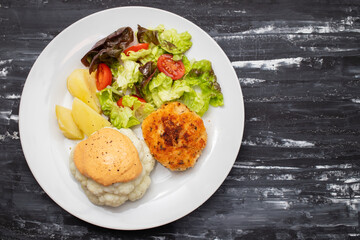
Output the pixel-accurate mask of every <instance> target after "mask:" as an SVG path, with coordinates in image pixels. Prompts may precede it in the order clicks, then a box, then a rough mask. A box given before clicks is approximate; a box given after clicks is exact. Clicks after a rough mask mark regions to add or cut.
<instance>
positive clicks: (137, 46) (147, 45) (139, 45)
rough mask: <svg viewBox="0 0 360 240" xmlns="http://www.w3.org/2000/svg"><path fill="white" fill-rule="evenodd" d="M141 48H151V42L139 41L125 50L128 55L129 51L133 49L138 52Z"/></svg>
mask: <svg viewBox="0 0 360 240" xmlns="http://www.w3.org/2000/svg"><path fill="white" fill-rule="evenodd" d="M141 49H149V44H148V43H139V44H136V45H134V46H131V47H128V48H127V49H125V50H124V53H125V55H126V56H129V52H130V51H133V52H137V51H139V50H141Z"/></svg>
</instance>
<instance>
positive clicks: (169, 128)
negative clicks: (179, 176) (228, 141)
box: [141, 102, 207, 171]
mask: <svg viewBox="0 0 360 240" xmlns="http://www.w3.org/2000/svg"><path fill="white" fill-rule="evenodd" d="M141 128H142V132H143V137H144V140H145V142H146V144H147V145H148V147H149V149H150V152H151V153H152V155H153V156H154V158H155V159H156V160H157V161H159V162H160V163H161V164H162V165H164V166H165V167H167V168H169V169H170V170H173V171H184V170H186V169H188V168H190V167H193V166H194V165H195V163H196V161H197V159H198V158H199V156H200V154H201V152H202V150H203V149H204V148H205V146H206V142H207V133H206V129H205V125H204V122H203V120H202V119H201V117H200V116H199V115H197V114H196V113H194V112H191V111H190V110H189V109H188V108H187V107H186V106H185V105H184V104H182V103H179V102H171V103H167V104H164V105H163V106H162V107H161V108H160V109H158V110H157V111H155V112H153V113H152V114H150V115H149V116H148V117H147V118H146V119H145V120H144V121H143V123H142V126H141Z"/></svg>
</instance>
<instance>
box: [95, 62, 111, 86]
mask: <svg viewBox="0 0 360 240" xmlns="http://www.w3.org/2000/svg"><path fill="white" fill-rule="evenodd" d="M95 78H96V88H97V90H99V91H101V90H103V89H104V88H106V86H108V85H110V84H111V82H112V73H111V70H110V68H109V67H108V66H107V65H106V64H105V63H100V64H99V66H98V68H97V72H96V75H95Z"/></svg>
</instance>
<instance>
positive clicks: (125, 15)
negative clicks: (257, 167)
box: [19, 7, 244, 230]
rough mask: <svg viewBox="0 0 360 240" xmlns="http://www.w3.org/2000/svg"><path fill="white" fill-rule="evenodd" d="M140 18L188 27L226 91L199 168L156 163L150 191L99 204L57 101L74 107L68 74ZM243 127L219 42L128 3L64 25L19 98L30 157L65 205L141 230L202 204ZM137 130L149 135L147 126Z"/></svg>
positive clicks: (109, 224) (235, 86)
mask: <svg viewBox="0 0 360 240" xmlns="http://www.w3.org/2000/svg"><path fill="white" fill-rule="evenodd" d="M137 24H140V25H141V26H143V27H148V28H151V27H156V26H158V25H159V24H163V25H164V26H165V28H166V29H169V28H175V29H177V31H178V32H184V31H188V32H189V33H190V34H191V35H192V42H193V45H192V47H191V49H190V50H189V51H188V52H187V53H186V55H187V56H188V58H189V59H196V60H201V59H208V60H210V61H211V62H212V65H213V69H214V71H215V74H216V75H217V78H218V82H219V83H220V85H221V88H222V92H223V94H224V103H225V105H224V106H223V107H217V108H214V107H210V108H209V110H208V112H207V113H206V114H205V115H204V116H203V120H204V123H205V126H206V129H207V133H208V143H207V146H206V148H205V150H204V151H203V153H202V155H201V156H200V158H199V159H198V162H197V164H196V165H195V167H194V168H192V169H190V170H187V171H185V172H170V171H169V170H167V169H166V168H164V167H163V166H161V165H160V164H156V166H155V169H154V170H153V172H152V173H151V178H152V183H151V185H150V188H149V189H148V191H147V192H146V194H145V195H144V197H143V198H142V199H140V200H138V201H135V202H126V203H125V204H123V205H121V206H120V207H117V208H110V207H102V206H96V205H94V204H92V203H91V202H90V201H89V200H88V199H87V197H86V196H85V194H84V192H83V190H82V189H81V187H80V184H79V183H78V182H77V181H76V180H75V179H74V177H73V176H72V175H71V173H70V170H69V153H70V149H71V148H72V147H73V146H74V145H75V144H76V142H75V141H71V140H68V139H66V138H65V137H64V136H63V135H62V133H61V132H60V130H59V127H58V124H57V120H56V115H55V105H56V104H58V105H62V106H65V107H68V108H71V104H72V100H73V97H72V96H71V95H70V94H69V92H68V91H67V89H66V78H67V76H68V75H69V74H70V73H71V72H72V71H73V70H74V69H76V68H84V66H82V65H81V63H80V59H81V58H82V56H83V55H84V54H85V53H86V52H87V51H88V50H89V49H90V48H91V47H92V46H93V45H94V44H95V42H97V41H98V40H99V39H101V38H103V37H105V36H107V35H108V34H110V33H112V32H113V31H115V30H116V29H118V28H120V27H124V26H130V27H132V28H133V29H134V30H136V29H137ZM243 126H244V106H243V97H242V92H241V88H240V85H239V81H238V79H237V76H236V73H235V71H234V69H233V67H232V66H231V63H230V61H229V59H228V58H227V56H226V55H225V53H224V52H223V51H222V50H221V48H220V47H219V46H218V45H217V43H216V42H215V41H214V40H213V39H212V38H211V37H210V36H209V35H208V34H206V33H205V32H204V31H203V30H201V29H200V28H199V27H197V26H196V25H195V24H193V23H191V22H190V21H188V20H186V19H184V18H182V17H180V16H177V15H175V14H173V13H170V12H166V11H163V10H159V9H154V8H147V7H122V8H114V9H109V10H105V11H101V12H98V13H95V14H92V15H90V16H88V17H85V18H83V19H81V20H79V21H77V22H75V23H74V24H72V25H71V26H69V27H68V28H66V29H65V30H64V31H62V32H61V33H60V34H59V35H58V36H56V37H55V38H54V40H53V41H51V42H50V44H49V45H48V46H47V47H46V48H45V49H44V51H43V52H42V53H41V54H40V56H39V57H38V59H37V60H36V62H35V64H34V66H33V67H32V69H31V71H30V73H29V76H28V78H27V80H26V83H25V87H24V90H23V94H22V97H21V103H20V114H19V128H20V137H21V143H22V147H23V151H24V154H25V157H26V160H27V163H28V165H29V167H30V169H31V171H32V173H33V175H34V177H35V178H36V180H37V181H38V183H39V184H40V186H41V187H42V188H43V189H44V191H45V192H46V193H47V194H48V195H49V196H50V197H51V198H52V199H53V200H54V201H55V202H56V203H57V204H58V205H59V206H61V207H62V208H63V209H65V210H66V211H68V212H69V213H71V214H72V215H74V216H76V217H78V218H80V219H82V220H84V221H87V222H89V223H92V224H95V225H98V226H102V227H106V228H112V229H122V230H135V229H146V228H152V227H156V226H160V225H163V224H166V223H170V222H172V221H175V220H177V219H179V218H181V217H183V216H185V215H187V214H188V213H190V212H192V211H193V210H195V209H196V208H198V207H199V206H200V205H201V204H203V203H204V202H205V201H206V200H207V199H208V198H209V197H210V196H211V195H212V194H213V193H214V192H215V191H216V190H217V189H218V188H219V187H220V185H221V184H222V182H223V181H224V180H225V178H226V176H227V175H228V173H229V171H230V169H231V168H232V166H233V164H234V162H235V160H236V157H237V154H238V152H239V149H240V145H241V140H242V135H243ZM134 130H135V133H136V134H137V136H138V137H139V138H141V139H142V134H141V130H140V128H139V127H138V128H135V129H134Z"/></svg>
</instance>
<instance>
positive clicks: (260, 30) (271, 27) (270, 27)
mask: <svg viewBox="0 0 360 240" xmlns="http://www.w3.org/2000/svg"><path fill="white" fill-rule="evenodd" d="M274 29H275V27H274V25H268V26H265V27H260V28H255V29H250V30H247V31H244V32H242V33H243V34H264V33H269V32H273V31H274Z"/></svg>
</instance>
